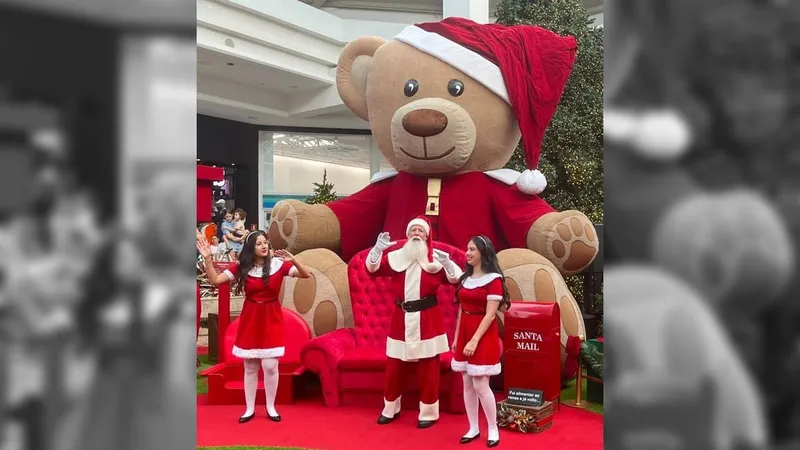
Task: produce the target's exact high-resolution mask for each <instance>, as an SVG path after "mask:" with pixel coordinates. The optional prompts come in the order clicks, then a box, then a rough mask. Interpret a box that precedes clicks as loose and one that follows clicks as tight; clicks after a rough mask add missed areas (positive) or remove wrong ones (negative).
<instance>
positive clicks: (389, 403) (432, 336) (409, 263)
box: [367, 218, 462, 422]
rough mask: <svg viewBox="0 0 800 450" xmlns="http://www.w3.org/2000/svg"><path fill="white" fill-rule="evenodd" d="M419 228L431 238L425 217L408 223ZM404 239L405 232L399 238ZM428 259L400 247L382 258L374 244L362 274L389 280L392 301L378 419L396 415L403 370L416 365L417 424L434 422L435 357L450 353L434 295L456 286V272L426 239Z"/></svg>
mask: <svg viewBox="0 0 800 450" xmlns="http://www.w3.org/2000/svg"><path fill="white" fill-rule="evenodd" d="M413 225H422V226H423V227H424V228H425V230H426V233H427V234H428V235H430V224H429V222H428V221H427V220H426V219H424V218H416V219H414V220H412V221H411V222H410V223H408V229H410V228H411V227H412V226H413ZM402 235H406V233H405V232H404V233H402ZM427 247H428V249H429V251H428V255H426V257H425V258H424V259H422V260H415V259H411V258H409V257H408V254H407V253H406V252H405V251H404V248H398V249H396V250H392V251H389V252H388V253H383V249H382V248H380V242H379V244H376V247H375V248H374V249H373V252H371V253H370V256H369V257H368V258H367V271H368V273H371V274H372V275H374V276H383V277H391V278H392V291H393V293H394V294H395V297H396V299H397V308H396V309H395V310H394V313H393V314H392V319H391V325H390V328H389V335H388V337H387V339H386V356H387V357H388V358H387V364H386V386H385V389H384V409H383V412H382V413H381V415H382V416H383V417H385V418H388V419H392V418H394V416H395V415H397V413H399V412H400V397H401V395H402V390H403V386H404V384H405V383H404V376H403V374H404V373H405V372H406V371H405V370H404V367H403V366H404V365H406V364H407V363H409V362H417V365H418V366H417V374H418V381H419V387H420V405H419V406H420V413H419V421H420V422H429V421H435V420H437V419H438V418H439V355H441V354H442V353H446V352H447V351H448V350H449V347H450V346H449V344H448V341H447V334H446V331H445V327H444V318H443V316H442V312H441V310H440V309H439V307H438V305H437V304H436V301H437V300H436V291H437V290H438V288H439V286H441V285H442V284H443V283H451V284H454V283H457V282H458V280H459V277H460V276H461V274H462V271H461V269H460V268H459V267H458V266H457V265H456V264H455V263H453V262H452V261H450V260H449V258H447V257H446V256H445V257H444V261H443V262H440V261H442V256H441V254H440V256H439V257H437V260H434V259H433V257H432V248H433V245H432V241H431V240H430V239H428V240H427Z"/></svg>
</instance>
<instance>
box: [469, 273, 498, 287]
mask: <svg viewBox="0 0 800 450" xmlns="http://www.w3.org/2000/svg"><path fill="white" fill-rule="evenodd" d="M502 277H503V275H502V274H499V273H485V274H483V275H481V276H479V277H478V278H472V277H469V278H467V279H466V280H464V283H463V284H462V286H463V287H464V289H475V288H479V287H483V286H486V285H487V284H489V283H491V282H492V281H494V280H496V279H498V278H502Z"/></svg>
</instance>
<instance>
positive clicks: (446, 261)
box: [433, 249, 461, 278]
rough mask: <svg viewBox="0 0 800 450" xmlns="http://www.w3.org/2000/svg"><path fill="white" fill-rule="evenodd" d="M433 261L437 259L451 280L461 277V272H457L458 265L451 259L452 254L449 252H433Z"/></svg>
mask: <svg viewBox="0 0 800 450" xmlns="http://www.w3.org/2000/svg"><path fill="white" fill-rule="evenodd" d="M433 259H435V260H436V261H437V262H438V263H439V264H441V265H442V267H443V268H444V271H445V272H447V276H448V277H450V278H458V277H459V276H461V274H460V273H459V271H458V270H457V267H456V264H455V263H454V262H453V260H452V259H450V254H448V253H447V252H443V251H441V250H436V249H434V250H433Z"/></svg>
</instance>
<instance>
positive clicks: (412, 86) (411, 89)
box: [403, 80, 419, 97]
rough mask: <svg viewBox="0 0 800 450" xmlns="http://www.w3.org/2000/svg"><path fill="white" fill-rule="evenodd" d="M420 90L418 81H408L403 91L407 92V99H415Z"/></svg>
mask: <svg viewBox="0 0 800 450" xmlns="http://www.w3.org/2000/svg"><path fill="white" fill-rule="evenodd" d="M418 90H419V82H418V81H417V80H408V81H406V87H405V88H404V89H403V92H405V94H406V97H413V96H414V94H416V93H417V91H418Z"/></svg>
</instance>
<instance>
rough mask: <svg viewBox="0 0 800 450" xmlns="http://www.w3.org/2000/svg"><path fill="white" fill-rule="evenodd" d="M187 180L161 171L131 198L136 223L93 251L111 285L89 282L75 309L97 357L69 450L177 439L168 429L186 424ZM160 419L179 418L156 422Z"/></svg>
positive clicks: (163, 444) (189, 371)
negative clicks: (89, 293) (84, 318)
mask: <svg viewBox="0 0 800 450" xmlns="http://www.w3.org/2000/svg"><path fill="white" fill-rule="evenodd" d="M194 184H195V178H194V173H193V172H187V173H184V172H180V173H174V171H173V170H171V169H169V168H166V169H162V172H161V173H159V174H157V175H155V177H154V180H153V181H152V182H151V183H149V184H148V186H147V190H146V191H145V192H144V193H143V195H142V196H141V199H140V200H141V202H140V204H141V205H142V208H141V209H140V210H139V216H138V222H137V223H134V224H131V226H129V227H125V228H123V229H121V230H119V231H118V232H117V233H116V234H115V236H114V242H113V245H110V246H109V247H108V248H106V251H107V253H105V254H104V255H103V256H102V259H103V261H104V263H106V264H108V266H109V267H111V268H112V271H111V273H110V276H111V277H112V278H113V279H114V280H116V282H117V283H118V286H117V283H102V282H101V283H98V284H97V285H96V286H95V289H96V290H97V292H98V295H95V296H93V297H91V298H89V299H88V301H89V303H87V304H86V305H85V311H84V313H85V314H87V315H90V316H91V317H93V318H94V319H93V320H92V321H91V322H89V323H88V324H87V326H86V328H87V330H93V331H92V334H93V339H94V342H95V345H96V346H97V349H98V352H99V355H100V356H99V363H98V372H97V375H96V381H95V386H94V390H93V392H92V393H91V396H90V398H87V399H86V402H85V403H84V405H83V407H82V418H81V421H80V425H79V426H80V429H81V432H80V433H79V436H78V437H77V438H76V443H75V445H74V447H72V448H74V449H75V450H78V449H98V450H99V449H107V448H117V449H122V448H178V447H179V442H180V443H183V444H186V442H185V441H186V439H187V438H186V436H182V435H180V434H175V433H171V432H170V429H171V428H172V427H176V426H190V424H192V423H194V413H193V410H194V397H193V395H194V390H193V387H192V386H187V385H186V383H185V380H186V379H188V378H190V377H192V376H193V371H194V365H193V364H192V360H193V359H196V358H195V344H196V336H195V332H196V330H195V328H196V325H195V320H196V318H195V297H196V291H195V287H194V284H193V283H190V282H188V280H187V278H188V279H193V277H194V274H193V273H192V271H191V268H192V266H193V265H194V264H193V261H194V257H195V255H194V253H193V252H192V251H191V250H189V251H186V250H187V245H186V244H187V242H188V243H189V245H191V242H192V238H193V236H192V235H191V234H189V240H188V241H187V240H186V239H185V238H186V233H181V232H180V228H186V227H187V226H192V225H191V223H192V220H193V216H194V211H193V203H192V201H191V198H193V196H194V188H193V186H194ZM187 205H188V206H187ZM190 209H191V211H190ZM163 211H173V212H174V214H163ZM187 219H188V220H187ZM184 222H185V223H184ZM145 224H146V226H144V225H145ZM189 229H191V228H189ZM187 269H188V270H187ZM184 281H187V282H184ZM187 286H188V288H186V287H187ZM190 323H191V325H189V324H190ZM121 386H123V387H124V388H121ZM119 405H126V407H125V408H120V407H119ZM165 416H167V417H175V418H179V420H185V421H186V423H180V424H176V423H175V422H174V421H164V420H160V419H159V418H161V417H165Z"/></svg>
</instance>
